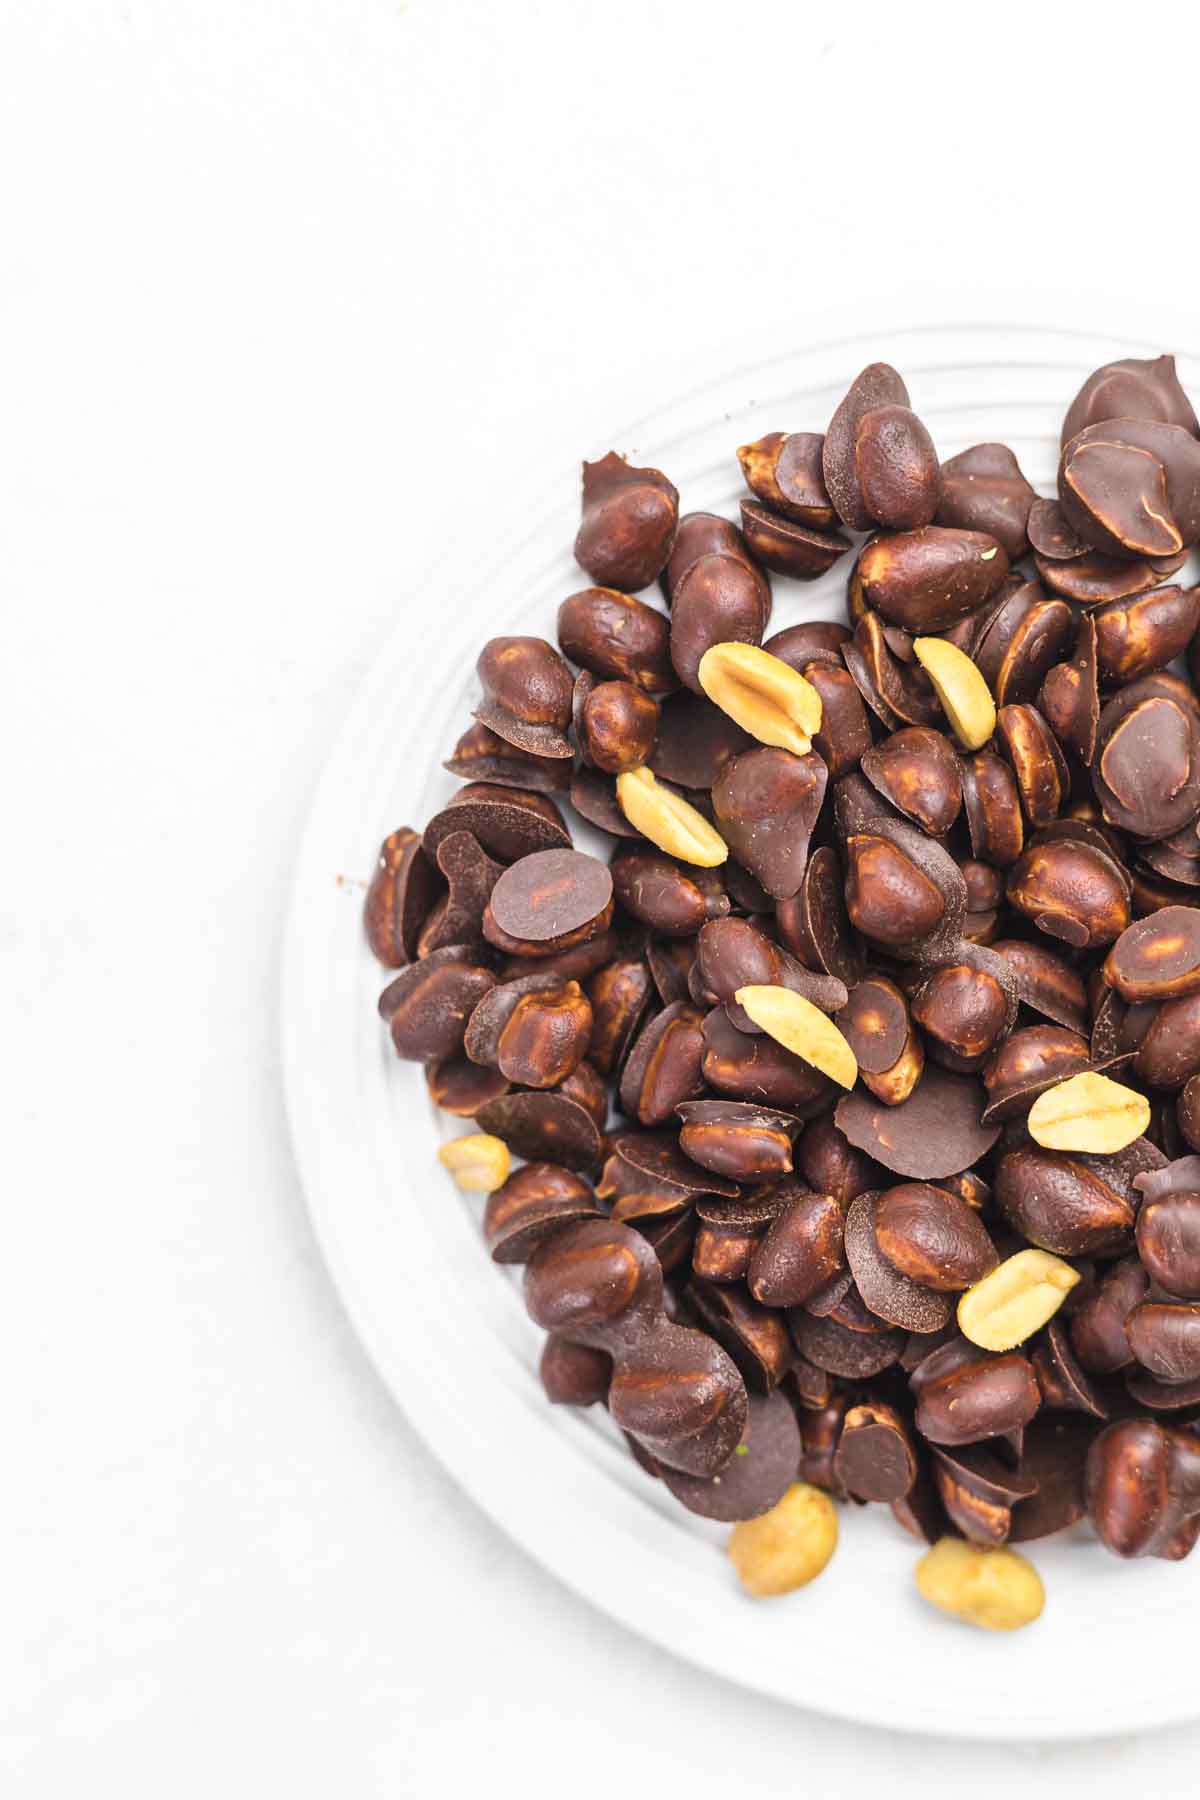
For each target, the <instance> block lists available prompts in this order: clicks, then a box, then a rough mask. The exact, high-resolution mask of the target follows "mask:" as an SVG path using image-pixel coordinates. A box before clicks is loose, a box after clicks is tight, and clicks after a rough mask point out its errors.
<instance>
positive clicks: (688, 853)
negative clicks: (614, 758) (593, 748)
mask: <svg viewBox="0 0 1200 1800" xmlns="http://www.w3.org/2000/svg"><path fill="white" fill-rule="evenodd" d="M617 803H618V805H619V806H620V808H621V811H622V812H623V813H624V814H625V817H626V818H627V819H628V820H629V823H630V824H631V825H633V826H636V828H637V830H638V831H640V832H641V834H642V836H643V837H647V838H649V839H650V842H651V843H652V844H654V845H656V846H657V847H658V849H660V850H662V851H663V852H664V853H665V854H666V855H667V856H674V857H677V858H678V860H679V861H680V862H686V863H694V864H695V865H696V866H697V867H698V868H701V869H715V868H717V866H718V865H719V864H720V863H723V862H724V861H725V859H726V857H727V856H728V855H729V846H728V845H727V844H726V842H725V839H724V838H723V837H722V836H721V835H720V833H719V832H717V831H714V830H713V828H712V826H711V825H710V824H709V822H708V820H707V819H706V818H705V817H704V814H703V813H699V812H697V811H696V808H695V807H694V806H692V805H691V804H690V803H689V802H688V801H687V800H685V799H684V798H683V797H682V795H680V794H675V793H672V791H671V789H670V788H668V787H663V786H662V784H661V783H660V782H659V781H657V780H656V779H655V777H654V775H653V773H652V771H651V770H650V769H645V768H642V769H627V770H626V771H625V773H624V774H623V775H618V776H617Z"/></svg>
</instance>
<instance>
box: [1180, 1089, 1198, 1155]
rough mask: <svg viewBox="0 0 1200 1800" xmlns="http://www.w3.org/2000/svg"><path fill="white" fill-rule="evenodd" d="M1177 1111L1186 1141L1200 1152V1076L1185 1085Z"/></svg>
mask: <svg viewBox="0 0 1200 1800" xmlns="http://www.w3.org/2000/svg"><path fill="white" fill-rule="evenodd" d="M1175 1111H1176V1116H1177V1117H1178V1120H1179V1129H1180V1131H1181V1132H1182V1134H1183V1136H1184V1139H1185V1140H1186V1142H1187V1143H1188V1144H1189V1146H1190V1147H1191V1148H1192V1149H1193V1150H1200V1075H1193V1076H1192V1078H1191V1080H1190V1081H1186V1082H1185V1083H1184V1085H1183V1088H1182V1090H1181V1092H1180V1094H1179V1097H1178V1099H1177V1100H1176V1102H1175Z"/></svg>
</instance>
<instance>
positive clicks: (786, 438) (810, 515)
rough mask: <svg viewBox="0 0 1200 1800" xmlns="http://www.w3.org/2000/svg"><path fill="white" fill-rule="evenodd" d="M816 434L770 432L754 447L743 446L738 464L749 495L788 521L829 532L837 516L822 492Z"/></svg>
mask: <svg viewBox="0 0 1200 1800" xmlns="http://www.w3.org/2000/svg"><path fill="white" fill-rule="evenodd" d="M824 444H825V439H824V436H823V435H822V433H820V432H818V431H790V432H789V431H769V432H768V433H767V435H766V436H765V437H761V438H758V439H757V440H756V442H754V443H753V444H743V445H742V446H741V447H740V449H739V450H738V453H737V454H738V461H739V463H740V464H741V465H742V474H743V476H744V477H745V481H746V486H747V487H748V488H749V489H750V490H751V492H752V493H754V494H756V495H757V497H758V498H759V499H760V500H762V501H764V502H765V503H766V505H767V506H770V507H773V508H774V510H775V511H776V512H781V513H783V514H784V515H785V517H787V518H789V519H798V520H799V522H800V523H801V524H802V525H813V526H815V527H816V528H817V530H818V531H830V530H832V529H834V528H835V527H836V525H837V523H838V516H837V514H836V513H835V512H834V510H833V505H832V502H831V501H830V498H829V495H828V494H827V493H826V491H825V477H824V475H823V474H822V473H821V452H822V449H823V447H824Z"/></svg>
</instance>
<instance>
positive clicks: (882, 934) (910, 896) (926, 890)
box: [846, 831, 966, 953]
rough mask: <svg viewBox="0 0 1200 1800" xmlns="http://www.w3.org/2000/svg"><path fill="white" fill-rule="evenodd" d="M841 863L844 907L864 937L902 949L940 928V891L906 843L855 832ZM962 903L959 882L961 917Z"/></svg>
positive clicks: (942, 916) (942, 914)
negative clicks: (843, 873) (844, 859)
mask: <svg viewBox="0 0 1200 1800" xmlns="http://www.w3.org/2000/svg"><path fill="white" fill-rule="evenodd" d="M846 865H847V866H846V908H847V911H848V912H849V914H850V919H851V922H852V923H853V924H854V925H855V926H856V927H857V929H858V930H859V931H861V932H862V933H863V935H864V937H869V938H870V939H871V940H872V941H873V942H874V943H877V944H880V945H882V946H883V948H884V949H886V950H890V951H892V952H899V953H904V952H906V951H908V950H911V949H912V948H914V947H915V946H916V945H919V944H922V943H925V942H926V941H927V940H929V939H930V938H932V937H933V935H934V933H935V932H937V931H938V930H939V928H940V927H941V926H942V924H943V921H944V919H945V915H946V895H945V893H944V892H943V890H942V888H941V887H940V886H939V885H938V883H937V881H936V880H935V879H934V878H933V877H932V876H931V875H930V874H929V873H928V872H927V871H926V869H924V868H922V867H921V866H920V864H919V863H918V862H917V861H916V859H915V858H914V857H913V856H912V855H911V854H910V851H909V849H908V848H907V847H906V846H902V845H900V844H897V843H895V842H893V841H892V840H891V839H889V838H887V837H883V836H882V835H880V834H879V833H878V832H875V831H863V832H859V833H857V834H856V835H855V836H853V837H851V838H849V839H848V840H847V843H846ZM959 879H960V880H961V877H960V878H959ZM965 902H966V890H965V886H964V889H963V913H964V915H965V912H966V903H965Z"/></svg>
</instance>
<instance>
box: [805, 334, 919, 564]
mask: <svg viewBox="0 0 1200 1800" xmlns="http://www.w3.org/2000/svg"><path fill="white" fill-rule="evenodd" d="M884 406H897V407H902V408H904V409H907V407H908V389H907V388H906V387H905V385H904V382H903V380H902V379H901V377H900V376H899V375H898V374H897V372H896V370H895V369H893V368H892V367H891V366H890V364H888V363H871V364H869V365H868V367H867V368H865V369H863V370H862V372H861V374H859V375H857V376H856V377H855V379H854V380H853V381H852V382H851V384H850V387H849V390H848V392H847V393H846V395H845V398H844V399H843V400H842V402H841V404H840V405H839V407H838V409H837V411H836V412H835V413H834V415H833V418H832V419H831V420H830V422H829V429H828V431H827V432H826V433H825V439H824V442H823V444H822V447H821V468H822V472H823V474H824V477H825V486H826V489H827V491H828V493H829V496H830V499H831V500H832V501H833V505H834V508H835V509H836V511H837V515H838V517H839V518H840V519H841V520H842V522H843V524H846V525H848V526H849V527H850V528H851V530H852V531H869V530H870V528H871V526H872V525H873V524H875V523H876V522H877V521H876V520H875V518H874V515H873V514H872V513H871V511H870V510H869V508H868V507H867V505H866V502H865V500H864V498H863V493H862V489H861V487H860V486H859V479H858V464H857V459H856V456H855V447H856V445H857V441H858V434H859V430H860V427H861V425H862V421H863V419H864V418H865V417H866V415H867V414H868V413H870V412H873V411H875V410H876V409H877V408H879V407H884Z"/></svg>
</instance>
